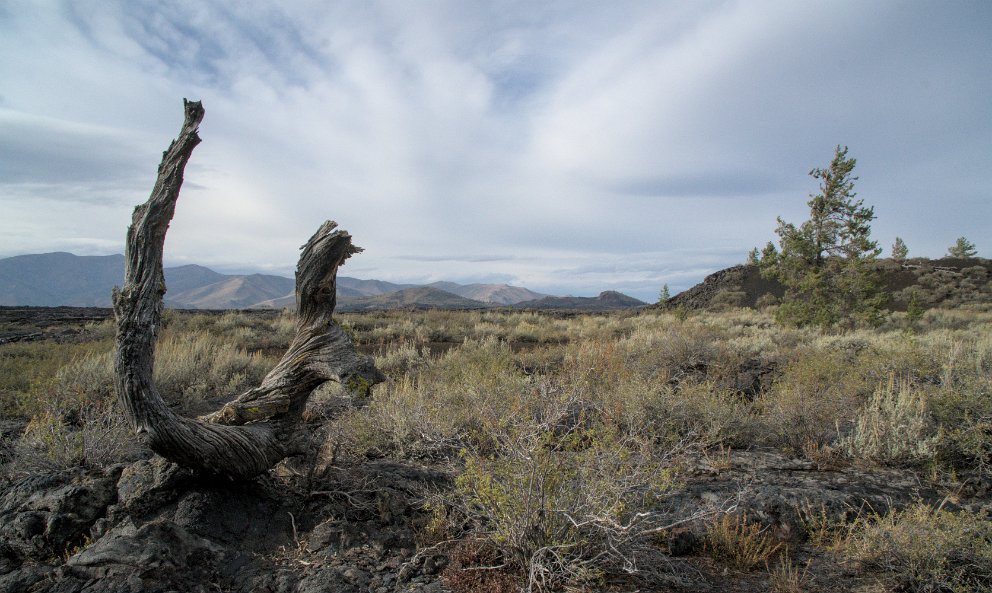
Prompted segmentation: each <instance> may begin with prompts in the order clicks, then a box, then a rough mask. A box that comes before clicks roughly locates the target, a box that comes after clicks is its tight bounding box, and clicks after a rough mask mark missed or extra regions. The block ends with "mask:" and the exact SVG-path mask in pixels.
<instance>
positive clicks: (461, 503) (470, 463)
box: [453, 427, 672, 590]
mask: <svg viewBox="0 0 992 593" xmlns="http://www.w3.org/2000/svg"><path fill="white" fill-rule="evenodd" d="M530 428H531V429H530V430H527V429H525V428H522V427H521V429H520V430H518V431H515V434H514V436H515V439H514V443H513V444H512V445H511V446H510V447H508V449H509V450H507V451H506V452H505V453H504V454H503V455H499V456H483V455H478V454H475V453H466V454H465V469H464V471H463V472H462V473H461V475H459V476H458V478H457V479H456V484H455V492H456V495H457V497H458V498H457V499H456V500H455V501H454V503H453V504H454V505H455V506H456V507H457V508H458V510H459V511H460V512H461V514H462V515H463V516H465V517H467V518H468V519H469V521H470V522H471V524H472V526H473V531H472V536H473V537H475V538H478V539H481V540H482V541H484V542H486V543H487V544H488V545H491V546H492V547H494V548H495V549H496V550H498V551H499V552H500V554H501V556H502V557H503V559H504V561H505V562H506V563H507V564H508V565H509V566H510V567H512V568H513V569H515V570H516V571H517V572H518V573H519V574H521V575H524V578H526V580H527V582H528V585H529V587H531V588H536V589H539V590H550V589H557V588H558V587H561V586H563V585H565V584H568V583H582V582H591V581H596V580H597V579H598V578H600V576H601V575H602V574H603V573H604V572H605V571H608V570H610V569H615V568H616V567H618V566H624V565H630V563H631V562H632V561H633V560H632V554H631V550H632V546H634V544H636V543H637V542H638V540H640V539H641V538H643V537H645V536H646V535H647V534H650V533H652V531H653V530H655V529H656V528H657V527H658V526H659V522H660V521H661V519H662V515H660V514H656V513H653V512H652V509H654V508H655V507H656V504H657V501H658V500H659V499H660V498H661V497H662V496H663V495H664V494H665V492H666V491H667V490H668V489H669V488H670V487H671V485H672V481H671V479H672V474H671V472H670V470H666V469H665V468H663V467H661V466H659V464H658V462H656V461H653V460H652V459H651V457H650V455H648V454H646V452H647V451H648V450H649V448H645V446H644V444H643V443H641V442H639V441H637V440H632V439H630V438H626V437H621V436H619V435H616V434H611V433H609V432H606V431H597V430H592V431H581V430H579V431H573V432H569V433H566V434H564V435H557V434H555V433H553V432H540V431H539V430H534V428H536V427H530ZM607 544H608V545H607Z"/></svg>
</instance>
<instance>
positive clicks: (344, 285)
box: [337, 276, 443, 297]
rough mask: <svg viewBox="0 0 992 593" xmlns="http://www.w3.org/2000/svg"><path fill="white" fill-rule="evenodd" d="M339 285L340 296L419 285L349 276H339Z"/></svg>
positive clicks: (361, 294)
mask: <svg viewBox="0 0 992 593" xmlns="http://www.w3.org/2000/svg"><path fill="white" fill-rule="evenodd" d="M337 286H338V296H339V297H360V296H376V295H378V294H386V293H390V292H396V291H397V290H403V289H404V288H414V287H415V286H417V285H416V284H393V283H392V282H385V281H383V280H359V279H358V278H350V277H348V276H338V282H337ZM442 290H443V289H442Z"/></svg>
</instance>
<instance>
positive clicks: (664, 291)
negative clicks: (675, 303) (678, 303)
mask: <svg viewBox="0 0 992 593" xmlns="http://www.w3.org/2000/svg"><path fill="white" fill-rule="evenodd" d="M670 298H672V295H671V293H669V292H668V285H667V284H665V285H664V286H662V287H661V292H660V293H658V303H659V304H664V303H665V302H666V301H668V299H670Z"/></svg>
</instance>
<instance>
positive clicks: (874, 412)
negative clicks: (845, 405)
mask: <svg viewBox="0 0 992 593" xmlns="http://www.w3.org/2000/svg"><path fill="white" fill-rule="evenodd" d="M935 441H936V438H935V436H934V430H933V422H932V420H931V418H930V413H929V411H928V409H927V403H926V400H925V399H924V398H923V396H922V394H921V393H920V392H918V391H917V390H916V389H913V388H912V387H911V386H910V384H909V383H908V382H907V381H896V379H895V377H894V376H893V377H890V378H889V382H888V384H887V385H886V386H885V387H882V386H879V388H878V389H876V390H875V394H874V395H873V396H872V398H871V399H870V400H869V401H868V403H867V404H866V405H865V406H864V407H863V408H862V409H861V411H860V412H859V413H858V417H857V420H856V422H855V425H854V430H853V431H852V432H851V434H850V435H848V436H846V437H844V438H843V439H842V440H841V443H840V446H841V448H842V449H843V450H844V451H845V452H846V453H847V454H848V455H850V456H851V457H855V458H858V459H864V460H868V461H873V462H877V463H883V464H900V463H916V462H920V461H923V460H926V459H930V458H932V457H933V453H934V449H935Z"/></svg>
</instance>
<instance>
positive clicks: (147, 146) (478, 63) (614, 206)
mask: <svg viewBox="0 0 992 593" xmlns="http://www.w3.org/2000/svg"><path fill="white" fill-rule="evenodd" d="M183 97H188V98H190V99H199V100H202V101H203V105H204V107H205V109H206V117H205V119H204V121H203V123H202V124H201V126H200V135H201V137H202V138H203V143H202V144H200V146H199V147H198V148H197V149H196V150H195V151H194V153H193V158H192V160H191V162H190V164H189V166H188V168H187V171H186V183H185V185H184V187H183V191H182V195H181V198H180V201H179V206H178V209H177V213H176V218H175V220H174V222H173V224H172V227H171V230H170V233H169V237H168V240H167V243H166V263H167V265H179V264H183V263H199V264H203V265H207V266H210V267H213V268H215V269H217V270H219V271H226V272H244V271H260V272H267V273H278V274H283V275H289V276H291V275H292V272H293V268H294V267H295V264H296V258H297V256H298V248H299V246H300V245H302V244H303V243H304V242H305V241H306V240H307V239H308V238H309V237H310V235H311V234H312V233H313V232H314V231H315V230H316V229H317V228H318V226H319V225H320V223H321V222H322V221H324V220H326V219H333V220H336V221H337V222H338V223H339V224H340V225H341V227H342V228H345V229H347V230H348V231H350V232H351V233H352V235H353V236H354V238H355V242H356V243H357V244H358V245H360V246H362V247H364V248H365V252H364V253H362V254H360V255H357V256H355V257H353V258H352V259H351V260H349V262H348V263H347V265H346V266H345V267H344V268H343V269H342V272H341V273H342V274H344V275H349V276H356V277H360V278H376V279H381V280H390V281H395V282H417V283H420V282H430V281H435V280H452V281H456V282H463V283H468V282H506V283H510V284H516V285H523V286H526V287H528V288H531V289H533V290H538V291H542V292H548V293H553V294H562V295H564V294H574V295H583V296H589V295H595V294H597V293H598V292H600V291H602V290H607V289H613V290H620V291H623V292H625V293H627V294H631V295H633V296H637V297H640V298H642V299H645V300H654V299H656V298H657V294H658V291H659V289H660V287H661V286H662V284H666V283H667V284H668V285H669V286H670V287H671V289H672V292H673V294H674V293H675V292H678V291H679V290H681V289H684V288H687V287H688V286H691V285H692V284H694V283H696V282H698V281H699V280H701V279H702V278H703V276H705V275H706V274H708V273H710V272H713V271H715V270H717V269H720V268H723V267H726V266H729V265H733V264H736V263H741V262H743V260H744V258H745V256H746V253H747V251H748V250H749V249H750V248H751V247H753V246H756V245H764V244H765V243H766V242H767V241H768V240H770V239H775V235H774V229H775V217H776V216H778V215H781V216H782V217H783V218H785V219H786V220H788V221H791V222H796V223H798V222H801V221H802V220H804V219H805V218H806V217H807V215H808V208H807V206H806V201H807V200H808V197H809V194H810V193H812V192H815V191H816V184H815V181H814V180H813V179H811V178H810V177H809V176H808V172H809V170H810V169H811V168H813V167H825V166H827V165H828V164H829V161H830V158H831V156H832V154H833V149H834V147H835V146H836V145H837V144H842V145H847V146H849V147H850V152H849V155H850V156H853V157H855V158H856V159H857V161H858V165H857V168H856V170H855V172H856V174H857V175H858V176H859V177H860V181H859V182H858V184H857V190H858V193H859V197H860V198H862V199H864V201H865V203H866V204H869V205H873V206H874V207H875V213H876V215H877V216H878V219H877V220H876V221H875V222H874V224H873V231H874V232H873V237H874V238H875V239H876V240H877V241H879V244H880V245H881V246H882V247H884V248H885V253H886V254H887V253H888V251H889V246H890V245H891V244H892V241H893V239H894V238H895V237H896V236H897V235H898V236H900V237H902V238H903V239H904V240H905V241H906V244H907V245H908V246H909V250H910V255H911V256H914V255H916V256H930V257H937V256H940V255H942V254H943V253H944V252H946V249H947V247H948V246H949V245H951V244H952V243H953V242H954V240H955V239H956V238H957V237H959V236H962V235H964V236H966V237H968V238H969V239H971V240H972V241H973V242H975V243H976V244H977V245H978V249H979V254H980V255H983V256H986V257H989V256H990V255H992V190H990V187H992V181H990V173H992V2H988V1H986V0H977V1H974V2H956V1H946V2H937V1H927V2H923V1H919V2H914V1H893V2H888V1H884V0H871V1H868V2H866V1H865V0H853V1H816V2H814V1H801V2H800V1H794V0H782V1H771V0H769V1H765V0H754V1H740V2H734V1H698V0H693V1H688V0H686V1H679V2H663V1H660V0H646V1H634V2H625V1H617V0H610V1H609V2H602V1H596V2H578V1H567V2H566V1H561V2H536V1H533V0H527V1H521V2H500V1H496V2H489V1H481V0H480V1H475V2H472V1H451V2H445V1H411V0H396V1H389V2H370V1H355V2H325V1H314V2H298V1H292V2H284V3H262V2H257V3H256V2H247V3H241V2H238V3H232V2H209V1H203V0H197V1H194V2H172V1H170V2H152V1H146V2H139V1H122V2H104V1H90V2H86V1H79V2H66V3H56V2H17V1H11V2H0V257H7V256H12V255H18V254H24V253H42V252H50V251H70V252H73V253H76V254H80V255H102V254H111V253H121V252H123V238H124V233H125V229H126V227H127V224H128V223H129V221H130V214H131V210H132V208H133V206H134V205H136V204H138V203H141V202H143V201H144V200H145V199H146V198H147V196H148V193H149V191H150V189H151V186H152V183H153V181H154V176H155V172H156V167H157V165H158V161H159V159H160V158H161V153H162V151H163V150H165V148H166V147H167V146H168V143H169V141H170V140H171V139H172V138H174V137H175V135H176V133H177V132H178V131H179V127H180V124H181V123H182V99H183Z"/></svg>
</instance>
